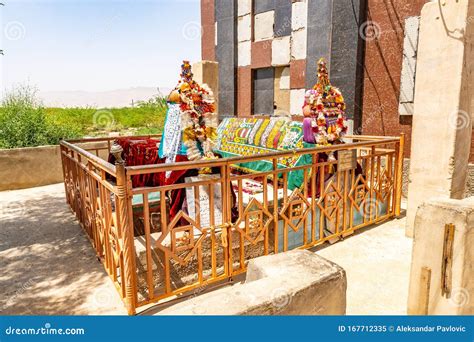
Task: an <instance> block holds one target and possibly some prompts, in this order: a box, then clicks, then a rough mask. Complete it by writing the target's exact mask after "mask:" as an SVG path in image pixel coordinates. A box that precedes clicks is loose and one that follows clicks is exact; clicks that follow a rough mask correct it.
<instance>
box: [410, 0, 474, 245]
mask: <svg viewBox="0 0 474 342" xmlns="http://www.w3.org/2000/svg"><path fill="white" fill-rule="evenodd" d="M470 18H474V2H473V1H469V0H459V1H454V0H443V1H441V2H430V3H427V4H425V6H424V7H423V10H422V12H421V22H420V36H419V46H418V62H417V70H416V84H415V104H414V106H415V107H414V115H413V128H412V141H413V143H412V145H411V161H410V176H409V180H410V183H409V188H408V212H407V227H406V235H407V236H410V237H413V235H414V221H415V214H416V211H417V209H418V206H419V205H420V204H421V203H422V202H423V201H424V200H426V199H427V198H431V197H439V196H444V197H447V198H456V199H460V198H462V197H463V196H464V189H465V184H466V173H467V172H466V170H467V165H468V158H469V150H470V145H471V132H472V123H471V121H472V120H471V115H472V113H473V112H474V111H473V110H472V109H473V102H472V101H471V96H472V90H473V89H474V82H473V63H474V55H473V51H474V50H473V31H474V24H473V23H472V20H470ZM470 92H471V93H470Z"/></svg>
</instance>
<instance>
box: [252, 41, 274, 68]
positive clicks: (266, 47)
mask: <svg viewBox="0 0 474 342" xmlns="http://www.w3.org/2000/svg"><path fill="white" fill-rule="evenodd" d="M251 53H252V68H253V69H257V68H266V67H269V66H271V65H272V41H271V40H263V41H261V42H252V51H251Z"/></svg>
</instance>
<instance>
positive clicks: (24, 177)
mask: <svg viewBox="0 0 474 342" xmlns="http://www.w3.org/2000/svg"><path fill="white" fill-rule="evenodd" d="M105 145H106V144H104V143H88V144H82V145H80V146H82V147H85V148H95V147H104V146H105ZM101 157H102V158H104V159H106V158H107V153H106V152H105V151H103V152H102V153H101ZM62 181H63V171H62V166H61V152H60V149H59V146H58V145H54V146H39V147H26V148H13V149H7V150H0V191H4V190H14V189H25V188H33V187H36V186H42V185H48V184H54V183H61V182H62Z"/></svg>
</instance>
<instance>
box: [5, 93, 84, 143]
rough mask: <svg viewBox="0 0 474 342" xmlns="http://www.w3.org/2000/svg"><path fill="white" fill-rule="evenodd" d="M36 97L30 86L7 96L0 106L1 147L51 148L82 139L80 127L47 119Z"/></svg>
mask: <svg viewBox="0 0 474 342" xmlns="http://www.w3.org/2000/svg"><path fill="white" fill-rule="evenodd" d="M35 95H36V92H35V90H34V89H32V88H31V87H29V86H21V87H18V88H16V89H15V90H13V91H11V92H10V93H8V94H6V96H5V98H4V100H3V102H2V106H1V107H0V148H15V147H28V146H40V145H51V144H57V143H58V142H59V141H60V140H61V139H63V138H75V137H78V136H80V134H81V132H80V129H79V128H78V127H77V126H74V125H69V124H64V123H58V122H54V121H51V120H48V118H47V116H46V113H45V110H44V108H43V107H42V106H41V105H40V104H39V103H38V101H37V100H36V96H35Z"/></svg>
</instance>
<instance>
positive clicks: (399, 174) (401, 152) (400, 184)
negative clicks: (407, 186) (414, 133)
mask: <svg viewBox="0 0 474 342" xmlns="http://www.w3.org/2000/svg"><path fill="white" fill-rule="evenodd" d="M404 146H405V133H402V134H400V145H399V146H398V155H397V166H396V167H397V173H396V175H397V179H396V181H395V186H396V187H397V188H396V191H395V216H396V217H399V216H400V212H401V202H402V188H403V155H404V150H405V147H404Z"/></svg>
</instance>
